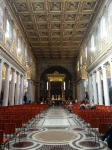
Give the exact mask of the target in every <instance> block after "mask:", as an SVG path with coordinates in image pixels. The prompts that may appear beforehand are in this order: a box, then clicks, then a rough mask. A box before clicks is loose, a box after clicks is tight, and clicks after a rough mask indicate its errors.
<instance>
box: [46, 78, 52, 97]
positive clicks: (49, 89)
mask: <svg viewBox="0 0 112 150" xmlns="http://www.w3.org/2000/svg"><path fill="white" fill-rule="evenodd" d="M50 91H51V84H50V81H49V80H48V93H47V98H48V99H50V97H51V93H50Z"/></svg>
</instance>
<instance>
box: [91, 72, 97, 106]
mask: <svg viewBox="0 0 112 150" xmlns="http://www.w3.org/2000/svg"><path fill="white" fill-rule="evenodd" d="M92 77H93V99H94V104H98V96H97V87H96V72H94V73H93V74H92Z"/></svg>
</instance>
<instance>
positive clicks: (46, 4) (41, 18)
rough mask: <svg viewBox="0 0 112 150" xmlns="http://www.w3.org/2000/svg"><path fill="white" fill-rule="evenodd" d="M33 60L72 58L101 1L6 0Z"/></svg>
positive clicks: (77, 50)
mask: <svg viewBox="0 0 112 150" xmlns="http://www.w3.org/2000/svg"><path fill="white" fill-rule="evenodd" d="M7 1H8V2H9V4H10V6H11V8H12V9H13V10H14V13H15V14H16V16H17V18H18V19H19V22H20V24H21V26H22V28H23V30H24V32H25V34H26V36H27V39H28V41H29V42H30V45H31V47H32V50H33V51H34V53H35V54H36V56H37V58H60V59H62V58H75V56H76V55H77V53H78V52H79V47H80V45H81V42H82V40H83V38H84V36H85V34H86V32H87V30H88V28H89V26H90V25H91V22H92V19H93V18H94V15H95V12H97V9H98V8H99V6H100V3H101V0H7Z"/></svg>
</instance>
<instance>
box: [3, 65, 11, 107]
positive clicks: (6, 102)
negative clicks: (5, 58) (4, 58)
mask: <svg viewBox="0 0 112 150" xmlns="http://www.w3.org/2000/svg"><path fill="white" fill-rule="evenodd" d="M9 78H10V67H9V65H7V64H6V74H5V84H4V96H3V106H8V97H9Z"/></svg>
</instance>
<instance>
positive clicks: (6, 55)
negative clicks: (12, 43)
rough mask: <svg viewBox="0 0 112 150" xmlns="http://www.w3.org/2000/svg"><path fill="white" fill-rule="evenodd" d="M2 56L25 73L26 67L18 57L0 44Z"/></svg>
mask: <svg viewBox="0 0 112 150" xmlns="http://www.w3.org/2000/svg"><path fill="white" fill-rule="evenodd" d="M0 58H1V59H3V60H4V59H5V62H6V63H7V64H9V63H10V64H12V65H13V66H14V67H15V68H17V69H18V70H20V71H21V72H22V73H25V71H26V68H25V66H23V65H22V64H20V63H19V62H18V61H17V59H16V58H14V57H13V56H12V55H11V54H10V53H9V52H8V51H6V50H5V49H4V48H3V47H1V46H0Z"/></svg>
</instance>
